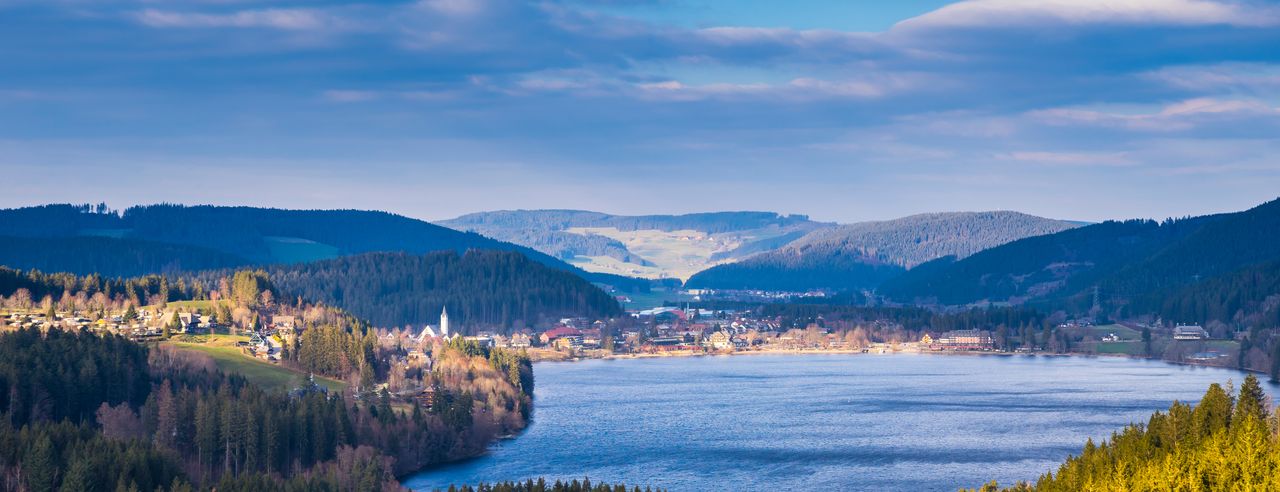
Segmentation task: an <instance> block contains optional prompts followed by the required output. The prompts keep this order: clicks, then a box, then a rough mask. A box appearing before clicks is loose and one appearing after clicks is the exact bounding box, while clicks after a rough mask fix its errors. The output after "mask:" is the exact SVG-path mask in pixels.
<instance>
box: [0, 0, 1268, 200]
mask: <svg viewBox="0 0 1280 492" xmlns="http://www.w3.org/2000/svg"><path fill="white" fill-rule="evenodd" d="M1277 46H1280V4H1278V3H1276V2H1263V1H1247V0H1246V1H1226V0H1111V1H1102V0H1037V1H1017V0H968V1H961V2H938V1H895V2H880V1H874V2H872V1H847V0H846V1H818V0H793V1H788V2H779V1H763V0H546V1H526V2H521V1H507V0H421V1H384V2H359V1H350V2H348V1H337V0H329V1H324V0H313V1H270V0H174V1H155V0H92V1H90V0H0V171H2V172H3V175H4V176H5V181H6V186H5V191H4V193H0V206H20V205H29V204H36V203H45V202H67V201H69V202H98V201H106V202H108V203H109V204H112V205H114V206H126V205H129V204H134V203H151V202H161V201H165V202H179V203H216V204H252V205H264V206H277V207H289V208H362V209H383V210H389V211H393V212H397V213H402V214H405V215H409V216H413V217H419V218H426V219H441V218H448V217H452V216H455V215H459V214H462V213H466V212H471V211H479V210H492V209H513V208H582V209H591V210H601V211H607V212H615V213H679V212H693V211H707V210H773V211H779V212H785V213H803V214H809V215H810V216H813V217H814V218H817V219H822V220H835V221H846V222H847V221H857V220H866V219H882V218H891V217H897V216H902V215H906V214H911V213H920V212H930V211H950V210H992V209H1012V210H1020V211H1024V212H1028V213H1034V214H1039V215H1045V216H1052V217H1059V218H1069V219H1080V220H1101V219H1107V218H1129V217H1155V218H1163V217H1168V216H1182V215H1191V214H1201V213H1208V212H1216V211H1227V210H1238V209H1243V208H1247V207H1250V206H1252V205H1255V204H1257V203H1260V202H1263V201H1266V200H1270V199H1273V198H1276V197H1277V196H1280V49H1277V48H1276V47H1277Z"/></svg>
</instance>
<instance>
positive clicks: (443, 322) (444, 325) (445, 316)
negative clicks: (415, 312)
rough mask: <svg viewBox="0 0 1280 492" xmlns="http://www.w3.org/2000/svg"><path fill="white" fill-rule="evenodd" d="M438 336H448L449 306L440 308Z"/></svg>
mask: <svg viewBox="0 0 1280 492" xmlns="http://www.w3.org/2000/svg"><path fill="white" fill-rule="evenodd" d="M440 336H441V337H444V338H449V307H448V306H445V307H444V309H441V310H440Z"/></svg>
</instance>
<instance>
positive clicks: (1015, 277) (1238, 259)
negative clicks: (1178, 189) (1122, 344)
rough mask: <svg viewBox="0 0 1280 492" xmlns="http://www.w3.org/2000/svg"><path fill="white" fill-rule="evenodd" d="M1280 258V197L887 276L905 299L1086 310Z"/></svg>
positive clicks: (1009, 247)
mask: <svg viewBox="0 0 1280 492" xmlns="http://www.w3.org/2000/svg"><path fill="white" fill-rule="evenodd" d="M1277 260H1280V200H1273V201H1271V202H1267V203H1264V204H1262V205H1259V206H1257V207H1254V208H1252V209H1249V210H1246V211H1242V212H1235V213H1227V214H1217V215H1206V216H1201V217H1190V218H1184V219H1176V220H1173V219H1171V220H1166V221H1163V222H1156V221H1151V220H1130V221H1123V222H1117V221H1109V222H1104V223H1101V224H1094V225H1089V226H1085V227H1080V228H1077V229H1073V230H1068V231H1064V232H1060V233H1056V234H1052V235H1047V236H1040V237H1033V238H1027V239H1023V240H1020V241H1015V242H1012V243H1009V244H1006V245H1004V246H1000V247H996V248H992V249H990V250H987V251H983V252H980V253H977V254H974V255H973V256H970V257H968V258H965V259H960V260H958V261H956V260H953V259H943V260H938V261H936V262H933V263H930V264H925V265H922V266H920V267H919V268H916V269H914V270H912V271H910V272H907V273H906V274H904V275H902V276H901V277H898V278H895V279H893V280H890V281H888V282H886V283H885V284H884V285H883V286H882V287H881V289H880V293H881V294H882V295H884V296H886V297H888V298H890V299H893V300H897V301H901V302H932V303H940V304H951V305H956V304H969V303H975V302H988V301H989V302H1015V303H1016V302H1037V301H1038V302H1049V301H1052V302H1055V303H1057V304H1058V305H1059V306H1067V307H1073V308H1075V309H1076V310H1081V309H1087V308H1090V307H1092V306H1093V305H1094V304H1095V302H1096V304H1097V306H1098V307H1099V308H1102V309H1112V308H1114V309H1121V308H1124V307H1125V306H1126V305H1128V304H1131V303H1137V304H1143V303H1146V304H1148V305H1154V304H1152V303H1154V302H1155V301H1151V300H1150V296H1151V295H1153V294H1156V293H1160V292H1180V289H1182V288H1183V287H1184V286H1190V285H1196V284H1200V283H1202V282H1203V281H1205V280H1209V279H1213V278H1218V277H1224V276H1230V275H1233V274H1234V273H1233V272H1237V271H1239V270H1240V269H1247V268H1255V267H1257V266H1258V265H1262V264H1266V263H1267V262H1274V261H1277ZM1223 282H1226V283H1232V282H1228V281H1226V280H1224V281H1223ZM1206 285H1211V284H1206ZM1183 297H1187V298H1194V297H1195V296H1193V295H1190V294H1186V295H1183ZM1157 304H1158V303H1157ZM1184 311H1188V312H1194V311H1196V309H1194V308H1188V309H1186V310H1184Z"/></svg>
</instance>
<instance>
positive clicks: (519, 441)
mask: <svg viewBox="0 0 1280 492" xmlns="http://www.w3.org/2000/svg"><path fill="white" fill-rule="evenodd" d="M534 375H535V377H536V378H537V389H536V391H535V393H536V400H535V403H534V408H535V410H534V417H533V422H532V423H531V425H530V426H529V428H528V430H526V431H525V432H524V433H523V434H521V435H520V436H519V437H517V438H515V439H511V440H507V441H504V442H501V443H499V444H497V445H495V446H494V447H493V449H492V452H491V453H489V454H488V455H486V456H484V457H481V458H477V459H474V460H470V461H466V462H462V463H457V464H453V465H448V466H445V467H442V468H436V469H432V470H429V471H426V472H423V473H420V474H418V475H416V476H413V477H411V478H410V479H409V480H407V481H406V482H405V485H406V486H408V487H410V488H412V489H414V490H433V489H436V488H447V487H448V485H449V484H451V483H455V484H462V483H472V484H474V483H478V482H481V481H486V482H494V481H499V480H523V479H525V478H537V477H546V478H548V479H556V478H559V479H572V478H582V477H590V478H591V480H592V481H593V482H598V481H607V482H626V483H628V484H640V485H652V486H655V487H663V488H666V489H668V490H671V491H677V492H678V491H683V490H700V491H701V490H802V489H803V490H814V489H815V488H817V489H828V490H956V489H957V488H959V487H976V486H979V485H981V484H982V483H984V482H986V481H988V480H991V479H997V480H999V481H1000V482H1001V483H1002V484H1011V483H1012V482H1013V481H1016V480H1034V479H1035V478H1036V477H1037V476H1039V475H1040V474H1042V473H1044V472H1047V471H1051V470H1056V468H1057V465H1058V464H1059V463H1061V462H1062V460H1063V459H1065V458H1066V457H1067V456H1068V455H1069V454H1073V453H1078V452H1079V450H1080V448H1081V446H1083V444H1084V442H1085V439H1086V438H1090V437H1092V438H1093V439H1095V440H1099V439H1101V438H1105V437H1107V436H1109V435H1110V434H1111V432H1112V431H1115V430H1119V429H1120V428H1121V427H1123V426H1124V425H1126V424H1128V423H1130V422H1145V421H1146V419H1147V417H1149V416H1150V414H1151V413H1152V412H1153V411H1155V410H1161V409H1165V408H1168V406H1169V404H1170V403H1172V402H1173V401H1174V400H1182V401H1195V400H1198V399H1199V398H1200V396H1201V395H1202V394H1203V393H1204V391H1205V389H1206V388H1207V387H1208V385H1209V384H1210V383H1213V382H1218V383H1225V382H1226V381H1228V380H1229V379H1234V380H1235V382H1236V383H1237V384H1239V382H1240V381H1241V380H1242V379H1243V375H1242V374H1241V373H1238V372H1235V371H1228V370H1223V369H1210V368H1200V367H1188V366H1176V365H1170V364H1166V363H1162V362H1156V361H1142V360H1130V359H1121V358H1084V357H1037V356H940V355H759V356H733V357H728V356H721V357H695V358H664V359H639V360H614V361H604V360H595V361H584V362H574V363H542V364H537V365H536V366H535V368H534ZM1267 389H1268V391H1269V392H1271V391H1272V389H1271V388H1267Z"/></svg>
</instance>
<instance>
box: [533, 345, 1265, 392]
mask: <svg viewBox="0 0 1280 492" xmlns="http://www.w3.org/2000/svg"><path fill="white" fill-rule="evenodd" d="M903 354H906V355H942V356H1030V357H1096V358H1117V359H1131V360H1148V361H1154V362H1164V363H1167V364H1173V365H1179V366H1187V367H1207V368H1214V369H1227V370H1231V371H1237V372H1241V373H1245V374H1257V375H1261V376H1266V377H1265V378H1263V379H1262V380H1263V381H1268V382H1269V381H1270V379H1269V375H1268V374H1267V373H1266V371H1259V370H1253V369H1241V368H1238V367H1230V366H1220V365H1211V364H1198V363H1195V362H1187V361H1172V360H1165V359H1159V358H1154V357H1139V356H1134V355H1129V354H1096V353H1086V352H1066V353H1060V354H1059V353H1048V352H1030V353H1020V352H981V351H932V350H929V351H911V350H899V351H889V352H864V351H862V350H850V349H833V350H822V349H779V350H741V351H732V352H691V351H680V352H662V353H645V354H610V355H605V356H602V357H583V356H576V357H568V356H565V357H564V358H559V359H551V358H538V359H536V360H534V361H533V363H534V364H542V363H573V362H584V361H589V360H636V359H662V358H682V357H717V356H759V355H903ZM1271 384H1273V385H1274V384H1277V383H1271Z"/></svg>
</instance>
